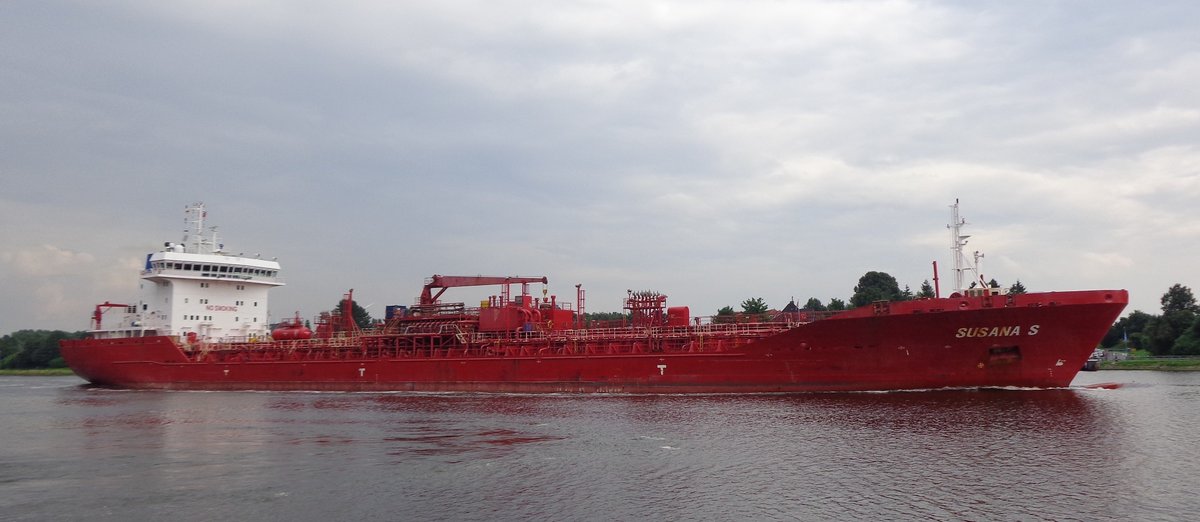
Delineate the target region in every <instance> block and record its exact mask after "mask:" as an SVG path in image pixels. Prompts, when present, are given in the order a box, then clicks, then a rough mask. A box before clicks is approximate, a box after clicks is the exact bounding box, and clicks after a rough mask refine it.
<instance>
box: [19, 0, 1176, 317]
mask: <svg viewBox="0 0 1200 522" xmlns="http://www.w3.org/2000/svg"><path fill="white" fill-rule="evenodd" d="M1198 19H1200V4H1198V3H1196V2H1193V1H1169V0H1168V1H1159V2H1149V3H1144V2H1106V1H1092V2H1045V1H995V2H988V1H982V2H939V1H900V0H897V1H879V2H875V1H828V2H827V1H805V0H797V1H786V2H781V1H736V2H733V1H731V2H722V1H703V0H699V1H680V2H673V1H629V2H626V1H616V0H612V1H603V2H596V1H591V2H573V1H537V0H534V1H529V0H523V1H518V2H513V1H504V0H500V1H486V2H456V1H447V2H404V1H400V2H397V1H391V0H389V1H386V2H372V1H362V2H307V1H294V2H281V1H271V2H255V1H220V0H202V1H191V0H177V1H172V2H161V1H121V0H112V1H107V2H64V1H55V0H35V1H27V0H8V1H5V2H2V3H0V187H2V188H0V223H2V225H0V292H2V294H3V295H2V297H0V335H2V334H6V333H9V332H11V331H15V330H21V329H63V330H82V329H85V328H86V327H87V325H88V317H89V313H90V311H91V309H92V307H93V306H94V305H95V304H96V303H99V302H103V301H106V300H109V301H113V302H122V301H131V300H136V298H137V292H136V289H137V283H138V269H139V266H140V264H141V262H142V259H144V256H145V255H146V254H147V253H149V252H152V251H155V250H156V249H158V248H161V245H162V244H163V243H164V242H166V241H179V240H181V239H182V236H183V227H184V223H183V209H184V207H185V206H186V205H187V204H189V203H192V202H194V201H203V202H204V203H205V204H206V205H207V208H208V216H209V222H210V223H211V224H216V225H219V227H220V228H219V230H220V233H221V236H222V238H223V240H224V243H225V245H226V249H227V250H229V251H231V252H234V253H238V252H245V253H247V254H250V253H256V254H262V255H263V256H264V257H278V259H279V262H280V263H281V265H282V267H283V270H282V274H283V276H284V278H285V280H286V282H287V286H284V287H281V288H278V289H276V290H273V291H272V294H271V302H270V303H271V304H270V306H271V313H272V316H273V317H274V318H283V317H290V316H291V315H292V314H293V313H295V312H297V311H298V312H300V313H301V315H303V316H305V317H312V316H315V315H316V314H317V313H318V312H319V311H321V310H324V309H328V308H331V307H332V306H334V305H335V304H336V303H337V301H338V299H340V297H341V295H342V293H344V292H345V291H346V290H347V289H350V288H353V289H354V290H355V294H354V295H355V298H356V300H358V302H359V303H360V304H364V305H367V306H368V311H370V312H372V314H373V315H376V316H380V315H382V313H383V307H384V306H385V305H388V304H411V303H412V302H413V300H414V299H415V298H416V296H417V295H418V294H419V292H420V289H421V286H422V284H423V282H424V279H425V278H427V277H429V276H431V275H433V274H443V275H476V274H484V275H522V276H542V275H545V276H547V277H548V278H549V280H550V285H549V292H550V293H551V294H555V295H557V296H559V297H560V298H561V299H560V300H563V301H569V302H574V301H575V284H577V283H582V284H583V287H584V288H585V289H586V291H587V301H586V307H587V310H588V311H596V312H600V311H619V310H620V308H621V302H622V298H623V297H625V294H626V290H655V291H659V292H662V293H664V294H666V295H668V296H669V299H668V304H669V305H676V306H690V307H691V310H692V313H693V314H694V315H709V314H713V313H715V312H716V310H717V309H718V308H720V307H722V306H733V307H735V308H737V307H738V306H739V304H740V303H741V302H742V301H743V300H745V299H747V298H751V297H761V298H763V299H764V300H765V301H766V302H767V304H768V305H770V306H772V307H775V308H782V307H783V306H784V305H785V304H787V302H788V300H790V299H792V298H795V299H797V300H798V301H800V302H801V303H803V302H804V301H805V300H807V299H808V298H809V297H816V298H818V299H820V300H822V302H828V301H829V299H830V298H840V299H843V300H848V299H849V297H850V296H851V295H852V294H853V288H854V286H855V284H857V281H858V278H859V277H861V276H862V275H863V274H864V273H866V272H868V271H883V272H887V273H888V274H891V275H893V276H895V277H896V279H897V280H898V281H899V283H900V284H901V285H902V286H904V285H908V286H910V287H911V288H912V289H913V290H916V289H918V288H919V287H920V285H921V283H922V281H924V280H927V279H928V280H932V265H931V263H932V262H933V261H938V264H939V267H940V268H941V272H942V274H941V275H942V283H943V284H942V290H943V294H945V293H947V290H946V289H947V288H948V287H949V286H952V285H951V284H949V281H952V280H953V278H952V276H951V275H950V273H949V270H948V267H949V266H950V264H951V263H952V260H951V250H950V247H951V239H950V233H949V232H948V230H947V228H946V224H947V223H948V222H949V221H950V209H949V205H951V204H953V203H954V201H955V200H956V199H958V200H959V201H960V202H961V213H962V216H963V217H964V218H965V219H966V220H967V222H968V223H969V224H968V226H967V227H966V228H965V229H964V233H968V234H970V235H971V236H972V237H971V239H970V242H969V244H968V246H967V248H968V250H969V251H971V250H979V251H981V252H983V253H984V258H983V266H982V267H981V270H982V272H983V275H984V276H985V277H986V278H988V279H992V278H994V279H996V280H997V281H999V282H1000V283H1001V284H1002V285H1004V286H1008V285H1010V284H1012V283H1013V282H1015V281H1017V280H1020V281H1021V283H1022V284H1023V285H1024V286H1025V287H1026V288H1028V289H1029V290H1030V291H1061V290H1081V289H1109V288H1125V289H1128V290H1129V291H1130V293H1131V303H1130V306H1129V308H1128V309H1127V310H1126V312H1131V311H1133V310H1135V309H1138V310H1143V311H1146V312H1149V313H1159V312H1160V303H1159V299H1160V297H1161V296H1162V295H1163V293H1165V292H1166V290H1167V289H1168V288H1169V287H1170V286H1171V285H1173V284H1176V283H1180V284H1184V285H1186V286H1189V287H1191V288H1197V286H1198V285H1200V275H1198V274H1200V270H1197V268H1196V267H1197V264H1196V260H1197V259H1200V206H1198V205H1196V203H1195V202H1196V201H1197V200H1200V94H1197V89H1196V86H1197V85H1200V32H1197V31H1196V26H1195V21H1196V20H1198ZM538 286H540V285H535V287H534V291H535V293H537V294H540V293H541V289H540V288H538ZM495 293H497V289H495V288H490V287H488V288H483V289H455V290H450V291H448V292H447V293H446V295H445V298H446V299H450V300H459V299H461V300H463V301H466V302H477V301H475V300H477V299H479V298H481V297H484V296H486V295H489V294H495Z"/></svg>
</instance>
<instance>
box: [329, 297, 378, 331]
mask: <svg viewBox="0 0 1200 522" xmlns="http://www.w3.org/2000/svg"><path fill="white" fill-rule="evenodd" d="M345 302H346V300H345V299H341V300H338V304H337V306H335V307H334V309H333V313H335V314H340V313H342V303H345ZM350 313H351V315H353V316H354V324H356V325H358V327H359V328H360V329H367V328H370V327H371V324H372V323H373V322H375V320H374V319H371V314H369V313H367V309H366V308H363V307H361V306H358V302H357V301H350Z"/></svg>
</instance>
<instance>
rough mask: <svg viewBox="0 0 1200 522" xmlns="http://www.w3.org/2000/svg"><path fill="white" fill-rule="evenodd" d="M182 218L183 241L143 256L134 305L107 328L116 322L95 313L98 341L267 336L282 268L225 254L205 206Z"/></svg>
mask: <svg viewBox="0 0 1200 522" xmlns="http://www.w3.org/2000/svg"><path fill="white" fill-rule="evenodd" d="M185 216H186V217H185V218H184V222H185V223H186V228H185V229H184V236H183V241H182V242H181V243H170V242H168V243H165V244H164V245H163V249H162V250H160V251H158V252H154V253H151V254H147V255H146V264H145V266H144V267H143V269H142V274H141V278H142V281H141V283H140V285H139V287H140V289H141V298H140V299H139V300H138V302H137V304H131V305H128V306H127V307H125V313H124V314H123V316H121V317H120V319H119V320H116V321H113V323H114V324H109V323H108V321H109V320H111V319H104V320H103V322H102V321H100V318H101V315H102V312H103V310H102V309H101V308H97V314H96V320H94V321H93V325H92V328H93V329H94V330H93V335H94V336H95V337H100V338H103V337H140V336H146V335H176V336H180V337H181V338H183V339H184V340H187V341H196V340H207V341H236V340H258V339H263V340H266V339H269V338H270V320H269V317H270V316H269V314H268V309H267V292H268V291H269V290H270V289H271V288H274V287H276V286H282V285H283V284H284V283H283V281H282V280H281V279H280V277H279V263H278V262H276V261H274V260H264V259H260V258H259V257H260V256H257V255H255V256H253V257H244V255H243V254H237V255H231V254H229V253H227V252H225V251H224V245H222V244H221V243H219V242H218V239H217V227H209V228H208V229H207V230H206V229H205V227H204V220H205V219H206V218H207V212H206V211H205V209H204V203H193V204H192V205H190V206H188V207H187V208H186V210H185ZM108 306H112V305H108ZM110 315H115V314H110ZM112 319H116V318H112ZM97 323H102V324H97Z"/></svg>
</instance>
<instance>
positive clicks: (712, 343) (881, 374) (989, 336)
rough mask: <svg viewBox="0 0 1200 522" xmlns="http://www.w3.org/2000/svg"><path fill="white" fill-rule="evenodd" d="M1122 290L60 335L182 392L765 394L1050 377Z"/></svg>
mask: <svg viewBox="0 0 1200 522" xmlns="http://www.w3.org/2000/svg"><path fill="white" fill-rule="evenodd" d="M1128 299H1129V296H1128V293H1127V292H1126V291H1124V290H1096V291H1080V292H1052V293H1036V294H1024V295H1014V296H983V297H954V298H945V299H925V300H917V301H903V302H891V303H888V302H881V303H875V304H874V305H870V306H866V307H863V308H859V309H856V310H851V311H848V312H843V313H840V314H838V315H835V316H833V317H830V318H827V319H822V320H819V321H812V322H805V321H806V320H807V319H808V318H807V317H802V316H798V317H794V318H791V319H794V320H795V321H794V322H792V323H788V322H786V321H781V322H774V323H756V324H749V325H747V324H732V325H721V324H716V325H705V326H686V327H673V328H672V327H657V328H636V329H635V328H624V329H606V330H567V331H553V332H541V333H539V332H533V333H529V334H525V335H511V334H510V335H508V336H489V335H479V334H478V333H477V332H467V333H465V334H464V333H463V332H461V331H460V332H453V333H434V332H432V331H429V332H424V333H417V334H413V333H399V332H393V333H387V332H382V333H378V334H370V335H361V336H354V337H343V338H334V339H313V340H305V341H273V342H260V343H235V344H222V345H204V344H199V345H197V344H189V343H187V341H186V339H180V338H176V337H167V336H152V337H130V338H116V339H84V340H75V341H63V343H62V356H63V358H64V359H65V360H66V361H67V363H68V364H69V365H70V367H71V368H72V369H73V370H74V371H75V372H76V373H77V374H79V375H80V376H81V377H83V378H84V379H87V380H88V381H90V382H92V383H95V384H98V385H105V386H116V387H125V388H143V389H190V390H336V391H468V392H539V393H540V392H603V393H766V392H808V391H868V390H906V389H932V388H946V387H1010V386H1013V387H1064V386H1068V385H1070V383H1071V381H1072V380H1073V379H1074V377H1075V375H1076V373H1078V372H1079V370H1080V368H1082V366H1083V364H1084V362H1085V361H1086V360H1087V358H1088V356H1089V355H1090V354H1091V353H1092V350H1093V349H1094V348H1095V347H1096V345H1097V343H1098V342H1099V341H1100V339H1101V338H1102V337H1103V336H1104V334H1105V333H1106V332H1107V331H1108V329H1109V328H1110V327H1111V325H1112V323H1113V321H1115V320H1116V319H1117V317H1118V316H1119V315H1120V313H1121V311H1122V310H1123V309H1124V307H1125V305H1126V304H1127V303H1128Z"/></svg>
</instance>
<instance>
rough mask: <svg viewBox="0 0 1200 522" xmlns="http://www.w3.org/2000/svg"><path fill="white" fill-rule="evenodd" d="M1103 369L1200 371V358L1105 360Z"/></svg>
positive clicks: (1102, 364)
mask: <svg viewBox="0 0 1200 522" xmlns="http://www.w3.org/2000/svg"><path fill="white" fill-rule="evenodd" d="M1100 369H1101V370H1157V371H1163V372H1190V371H1200V358H1195V357H1188V358H1178V359H1175V358H1172V359H1162V358H1144V359H1125V360H1124V361H1104V362H1101V363H1100Z"/></svg>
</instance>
